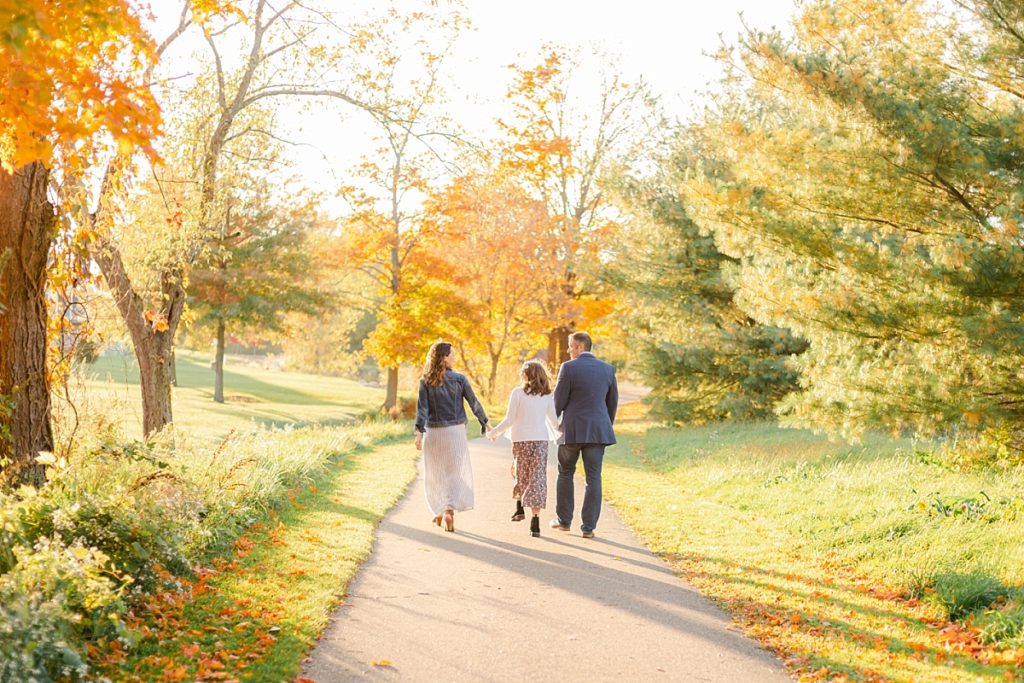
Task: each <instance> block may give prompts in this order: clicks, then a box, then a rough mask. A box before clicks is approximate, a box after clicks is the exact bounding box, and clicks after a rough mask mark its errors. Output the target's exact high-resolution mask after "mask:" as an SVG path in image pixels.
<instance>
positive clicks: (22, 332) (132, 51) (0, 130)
mask: <svg viewBox="0 0 1024 683" xmlns="http://www.w3.org/2000/svg"><path fill="white" fill-rule="evenodd" d="M0 26H3V27H4V28H3V30H2V33H0V92H3V93H4V97H3V98H2V99H0V255H4V256H3V258H4V259H5V260H6V263H7V265H6V267H4V268H3V269H2V270H0V301H2V302H3V305H4V308H5V310H4V311H3V313H2V314H0V397H5V399H4V400H5V401H6V402H7V403H8V404H9V405H10V409H9V410H6V411H4V412H3V414H2V419H3V424H2V428H0V436H2V438H0V467H2V468H3V474H4V477H5V478H8V479H13V478H19V477H20V478H29V479H36V480H38V479H39V478H40V477H41V476H42V473H41V469H40V468H39V467H36V466H34V459H35V457H36V454H37V453H38V452H39V451H44V450H46V451H48V450H52V448H53V435H52V431H51V427H50V386H49V378H48V372H47V359H46V353H47V327H48V325H47V316H48V313H47V303H46V273H47V271H46V267H47V262H48V258H49V251H50V248H51V244H52V242H53V239H54V237H55V235H56V234H57V231H58V230H60V229H61V226H60V224H59V222H58V221H57V219H56V213H55V208H54V207H53V206H52V205H51V204H50V198H49V196H48V190H49V188H50V180H51V178H50V174H51V170H53V169H54V168H56V169H57V170H58V171H59V173H60V175H61V176H62V177H63V178H70V177H75V176H78V175H81V174H82V173H83V172H84V169H85V168H87V167H88V166H89V165H90V164H91V163H92V162H93V160H94V157H95V154H96V153H98V152H100V151H102V149H103V148H104V147H105V144H106V143H105V141H106V140H113V141H114V142H115V143H116V144H117V145H119V146H121V147H122V148H125V149H135V148H140V149H143V150H148V151H149V152H150V153H152V147H151V145H150V141H151V139H152V138H153V136H154V135H155V134H156V132H157V128H158V126H159V112H158V109H157V107H156V106H155V103H154V101H153V99H152V97H151V95H150V92H149V90H148V88H147V87H146V86H145V84H144V82H143V80H142V79H141V74H142V73H143V72H144V70H145V68H146V64H147V63H148V61H149V60H150V59H151V57H152V55H153V49H154V46H153V44H152V43H151V41H150V39H149V36H148V35H147V34H146V32H145V31H144V30H143V28H142V25H141V23H140V21H139V17H138V15H137V13H136V10H135V6H134V4H133V3H132V2H129V1H128V0H111V1H110V2H99V1H97V0H83V1H82V2H76V3H70V4H68V3H62V4H57V3H52V2H46V1H45V0H2V1H0ZM62 208H63V207H62ZM79 218H81V216H79ZM68 229H69V230H70V229H72V227H71V226H68Z"/></svg>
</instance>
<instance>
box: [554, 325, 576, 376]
mask: <svg viewBox="0 0 1024 683" xmlns="http://www.w3.org/2000/svg"><path fill="white" fill-rule="evenodd" d="M573 332H575V330H574V329H573V327H572V326H570V325H559V326H558V327H556V328H554V329H553V330H551V331H550V332H548V365H549V366H550V367H551V370H552V371H553V372H554V373H555V374H556V375H557V374H558V368H559V367H560V366H561V365H562V363H564V362H565V361H567V360H569V335H570V334H572V333H573Z"/></svg>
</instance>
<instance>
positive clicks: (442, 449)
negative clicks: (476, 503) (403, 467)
mask: <svg viewBox="0 0 1024 683" xmlns="http://www.w3.org/2000/svg"><path fill="white" fill-rule="evenodd" d="M423 488H424V491H425V492H426V498H427V506H428V507H429V508H430V512H431V513H433V514H434V515H440V514H443V513H444V511H445V510H472V509H473V468H472V466H471V465H470V463H469V442H468V441H467V440H466V425H452V426H451V427H427V433H426V434H424V435H423Z"/></svg>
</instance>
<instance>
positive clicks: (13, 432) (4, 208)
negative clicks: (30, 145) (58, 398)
mask: <svg viewBox="0 0 1024 683" xmlns="http://www.w3.org/2000/svg"><path fill="white" fill-rule="evenodd" d="M48 175H49V173H48V171H47V170H46V167H44V166H43V165H42V164H40V163H33V164H29V165H28V166H23V167H22V168H20V169H18V170H17V171H15V172H14V175H9V174H7V173H6V172H4V171H3V170H2V169H0V260H2V261H3V264H2V265H0V306H2V307H3V310H2V311H0V470H2V473H3V478H4V479H6V480H8V481H12V482H13V481H23V482H29V483H37V484H38V483H42V480H43V468H42V467H41V466H40V465H38V464H37V463H36V462H35V458H36V455H37V454H38V453H39V451H52V450H53V430H52V427H51V425H50V386H49V381H48V376H47V372H46V347H47V341H46V330H47V310H46V291H45V287H46V262H47V258H48V257H49V252H50V243H51V242H52V241H53V237H54V234H55V231H56V219H55V216H54V213H53V206H52V205H51V204H50V202H49V201H48V200H47V199H46V183H47V176H48Z"/></svg>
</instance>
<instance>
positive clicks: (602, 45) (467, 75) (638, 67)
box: [153, 0, 794, 187]
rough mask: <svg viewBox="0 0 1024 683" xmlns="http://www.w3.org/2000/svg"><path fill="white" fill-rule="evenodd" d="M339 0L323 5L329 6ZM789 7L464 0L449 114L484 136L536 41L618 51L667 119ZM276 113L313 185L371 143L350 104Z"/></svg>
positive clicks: (366, 2)
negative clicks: (726, 49)
mask: <svg viewBox="0 0 1024 683" xmlns="http://www.w3.org/2000/svg"><path fill="white" fill-rule="evenodd" d="M340 2H341V0H331V1H330V3H327V4H328V5H329V6H332V8H333V6H334V3H340ZM423 4H424V5H426V4H427V3H426V0H423ZM153 5H154V6H155V7H156V8H157V15H158V18H159V20H160V21H159V23H161V24H173V22H176V20H177V14H178V10H177V9H175V6H178V7H180V5H178V3H177V2H171V1H170V0H154V2H153ZM344 6H345V10H346V11H347V10H349V9H351V10H352V11H353V15H354V16H357V15H358V13H360V11H361V10H362V9H364V8H365V9H371V10H372V9H373V8H374V7H380V6H381V3H379V2H374V0H346V3H345V5H344ZM439 6H440V7H441V8H443V7H444V6H445V0H440V1H439ZM793 6H794V0H703V1H701V2H695V1H694V0H674V1H673V0H589V1H588V0H516V1H514V2H506V1H500V0H465V6H464V13H465V14H466V15H468V17H469V19H470V20H471V22H472V25H473V26H474V30H473V31H470V32H468V33H466V34H464V35H463V36H462V37H461V39H460V42H459V44H458V45H457V47H456V52H455V54H454V55H453V57H452V58H451V60H450V62H449V66H448V89H449V92H450V96H451V102H452V105H451V107H452V108H451V110H450V112H449V113H450V116H451V118H452V119H454V120H455V121H457V122H458V123H459V124H460V125H462V126H463V127H464V128H465V129H466V130H467V132H468V133H469V134H470V135H475V136H479V137H486V136H487V135H489V134H490V133H492V132H493V121H494V119H495V118H497V117H498V116H500V115H501V114H502V112H503V110H502V105H503V102H502V100H503V98H504V96H505V92H506V89H507V87H508V84H509V80H510V73H509V71H508V69H506V68H505V66H507V65H508V64H511V63H513V62H517V61H519V62H521V63H524V64H532V63H535V60H536V55H538V54H539V49H540V47H541V46H542V45H544V44H546V43H556V44H560V45H564V46H566V47H570V48H582V49H583V50H584V54H588V53H589V52H591V51H592V50H593V49H595V48H596V49H598V50H601V51H603V52H606V53H609V54H611V55H613V56H615V57H616V58H617V60H618V63H619V65H620V70H621V72H622V73H623V74H624V75H625V77H626V78H627V79H630V80H632V79H635V78H637V77H640V76H642V77H643V78H644V79H645V80H646V81H647V82H648V83H649V84H650V86H651V87H652V88H653V90H654V92H655V93H656V94H658V95H660V96H661V100H662V104H663V106H664V108H665V110H666V112H667V113H668V114H669V115H670V116H673V117H685V116H686V115H687V114H688V113H689V112H690V111H691V110H692V109H693V108H694V107H696V106H699V104H700V92H701V91H703V90H704V89H705V88H706V86H707V85H708V84H709V83H710V82H712V81H714V80H715V79H716V77H717V74H718V69H717V66H716V65H715V63H714V61H713V60H712V59H711V58H710V57H708V56H707V54H709V53H712V52H714V51H715V50H716V49H717V48H718V47H719V45H720V44H721V40H722V39H724V40H725V41H726V42H729V43H731V42H734V41H735V38H736V36H737V35H738V34H739V33H740V32H741V30H742V27H743V23H742V22H746V24H747V25H748V26H751V27H756V28H762V29H767V28H770V27H772V26H776V27H779V28H783V29H785V28H786V26H787V24H788V23H789V18H790V16H791V15H792V13H793ZM741 14H742V19H741ZM158 32H159V31H158ZM588 89H591V90H595V92H594V93H593V96H594V97H596V95H597V93H596V86H595V84H592V83H587V82H581V83H580V84H579V88H578V89H577V93H578V94H579V95H581V96H583V97H585V96H586V95H587V94H589V93H587V92H586V91H587V90H588ZM282 118H283V119H284V120H283V121H282V123H283V124H284V125H285V128H286V129H287V130H286V135H287V137H288V138H289V139H291V140H293V141H296V142H300V143H302V144H303V146H302V147H297V148H296V156H297V157H298V158H299V159H300V162H301V164H300V165H301V168H302V172H303V175H305V176H306V177H307V178H309V180H310V183H311V184H312V185H313V186H318V187H333V186H336V184H337V182H338V181H339V180H340V179H342V178H344V176H345V168H346V167H347V166H351V165H352V164H354V163H355V162H357V161H358V158H359V156H360V155H361V154H363V153H366V152H368V151H370V150H371V149H373V147H374V146H375V145H374V144H371V142H370V140H371V138H372V136H373V134H374V131H373V128H372V125H371V124H370V122H369V121H368V120H367V118H366V117H365V116H361V115H359V114H358V113H357V112H354V111H348V112H344V113H343V110H342V109H341V108H339V107H337V106H333V105H332V106H329V107H325V108H323V109H322V110H321V111H320V112H319V113H317V112H315V111H314V112H311V111H309V110H308V109H307V110H304V111H301V112H300V111H294V112H293V111H291V110H289V111H288V112H286V113H284V114H283V116H282Z"/></svg>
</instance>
